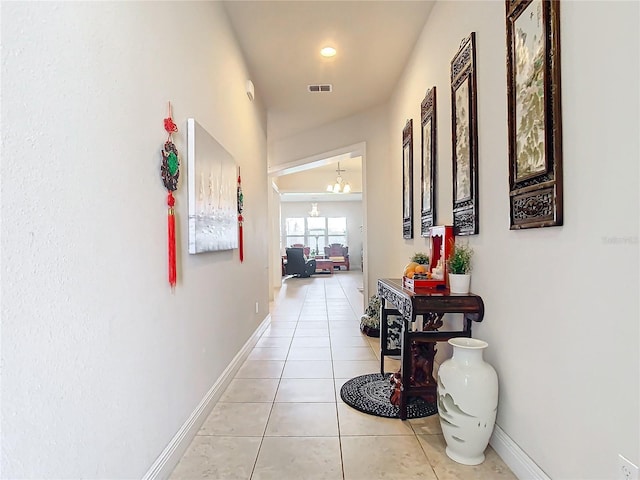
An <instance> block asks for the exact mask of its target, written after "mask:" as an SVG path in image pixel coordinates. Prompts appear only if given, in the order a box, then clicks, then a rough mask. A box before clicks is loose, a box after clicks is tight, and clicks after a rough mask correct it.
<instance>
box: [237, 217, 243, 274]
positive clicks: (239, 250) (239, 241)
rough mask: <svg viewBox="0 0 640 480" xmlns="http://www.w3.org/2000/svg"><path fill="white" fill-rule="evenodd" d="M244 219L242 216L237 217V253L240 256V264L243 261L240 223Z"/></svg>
mask: <svg viewBox="0 0 640 480" xmlns="http://www.w3.org/2000/svg"><path fill="white" fill-rule="evenodd" d="M243 222H244V218H242V215H238V253H239V255H240V263H242V262H243V260H244V238H243V237H242V223H243Z"/></svg>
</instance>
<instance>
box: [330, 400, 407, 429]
mask: <svg viewBox="0 0 640 480" xmlns="http://www.w3.org/2000/svg"><path fill="white" fill-rule="evenodd" d="M338 420H339V422H340V435H413V430H412V429H411V425H409V423H407V422H403V421H402V420H400V419H398V418H383V417H376V416H375V415H369V414H367V413H362V412H359V411H358V410H356V409H355V408H352V407H350V406H349V405H347V404H346V403H342V404H339V405H338Z"/></svg>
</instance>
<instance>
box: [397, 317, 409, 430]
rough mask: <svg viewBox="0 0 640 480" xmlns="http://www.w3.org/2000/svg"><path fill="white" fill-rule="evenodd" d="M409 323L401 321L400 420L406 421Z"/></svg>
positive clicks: (405, 320)
mask: <svg viewBox="0 0 640 480" xmlns="http://www.w3.org/2000/svg"><path fill="white" fill-rule="evenodd" d="M410 328H411V327H410V325H409V321H408V320H407V319H406V318H403V319H402V348H401V354H400V358H401V370H400V371H401V375H402V379H401V381H402V384H401V387H400V420H406V419H407V400H408V396H409V395H408V393H409V387H410V385H409V384H410V378H411V374H410V373H409V372H411V349H410V348H409V345H410V343H409V342H410V340H409V329H410Z"/></svg>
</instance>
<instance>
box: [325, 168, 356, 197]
mask: <svg viewBox="0 0 640 480" xmlns="http://www.w3.org/2000/svg"><path fill="white" fill-rule="evenodd" d="M342 172H346V170H343V169H341V168H340V162H338V169H337V170H336V173H337V174H338V176H337V177H336V182H335V183H331V184H329V185H328V186H327V192H329V193H349V192H350V191H351V185H350V184H349V182H345V181H344V179H343V178H342V175H341V173H342Z"/></svg>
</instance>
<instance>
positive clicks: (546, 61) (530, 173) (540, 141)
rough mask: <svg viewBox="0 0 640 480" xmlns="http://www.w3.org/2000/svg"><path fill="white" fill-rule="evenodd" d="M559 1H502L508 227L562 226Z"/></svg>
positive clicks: (513, 228) (516, 228)
mask: <svg viewBox="0 0 640 480" xmlns="http://www.w3.org/2000/svg"><path fill="white" fill-rule="evenodd" d="M559 9H560V2H559V1H557V0H551V1H549V0H506V21H507V101H508V127H509V201H510V228H511V229H512V230H518V229H522V228H535V227H550V226H557V225H562V222H563V218H562V128H561V127H562V118H561V117H562V115H561V111H560V19H559V14H560V12H559Z"/></svg>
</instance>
